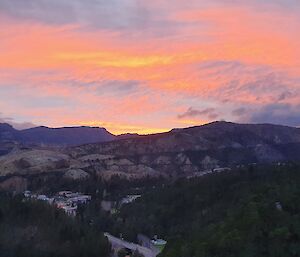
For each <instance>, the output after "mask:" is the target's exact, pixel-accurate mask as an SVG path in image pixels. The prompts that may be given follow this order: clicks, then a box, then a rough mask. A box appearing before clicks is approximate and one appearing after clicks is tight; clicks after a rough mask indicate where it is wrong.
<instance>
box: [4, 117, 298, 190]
mask: <svg viewBox="0 0 300 257" xmlns="http://www.w3.org/2000/svg"><path fill="white" fill-rule="evenodd" d="M5 129H6V130H7V132H5V133H4V135H6V138H8V137H9V135H11V134H10V133H13V132H15V131H14V130H13V129H12V128H10V127H9V126H6V127H5ZM90 129H91V130H92V131H94V129H93V128H80V129H78V130H77V129H76V128H73V129H71V128H70V129H68V128H66V129H58V130H55V129H54V130H53V131H54V132H53V133H54V134H53V135H52V136H49V137H50V139H49V141H48V142H52V143H54V142H59V139H61V140H62V141H64V142H69V143H71V141H68V140H67V139H63V138H60V136H58V137H57V138H56V135H60V133H62V134H65V133H66V134H67V133H68V132H64V131H68V130H70V131H75V132H76V131H77V132H76V133H75V132H74V134H73V135H72V137H73V136H74V138H75V135H77V137H78V141H76V142H78V143H79V142H82V140H83V139H84V137H83V138H80V136H79V134H80V133H81V131H82V130H84V131H89V130H90ZM48 130H50V131H52V130H51V129H47V128H36V129H31V130H27V131H25V132H22V133H29V134H31V133H32V134H35V136H36V137H37V138H39V136H38V135H39V133H38V131H40V133H41V134H43V133H44V132H43V131H48ZM95 130H99V129H95ZM33 131H36V133H34V132H33ZM57 131H58V132H57ZM51 133H52V132H51ZM2 134H3V133H2ZM45 134H47V133H45ZM18 135H20V134H18V133H17V136H18ZM48 135H50V134H48ZM12 136H13V134H12V135H11V137H12ZM17 136H16V137H17ZM41 137H42V136H41ZM72 137H71V138H72ZM28 138H30V137H29V136H28V137H27V139H28ZM94 139H95V138H94ZM72 140H73V139H72ZM74 140H75V139H74ZM62 141H61V142H62ZM10 142H13V141H10ZM27 142H29V139H28V140H27ZM31 142H33V141H31ZM12 147H14V148H15V149H14V151H12V152H11V153H10V154H7V155H4V156H2V157H1V158H0V179H1V181H3V180H4V179H5V176H9V177H12V176H22V178H23V179H27V178H26V175H39V176H47V175H48V174H49V173H55V174H56V175H57V176H60V177H61V178H70V179H75V180H76V179H83V178H88V177H90V176H92V177H96V178H99V179H104V180H111V178H112V177H115V176H119V177H123V178H126V179H130V180H133V179H142V178H148V177H152V178H159V177H164V178H167V179H176V178H178V177H191V176H201V175H203V174H207V173H209V172H212V171H215V170H216V169H218V168H219V169H222V168H226V167H227V168H230V169H233V168H235V167H237V166H242V165H248V164H251V163H278V162H280V163H285V162H299V161H300V129H299V128H293V127H285V126H278V125H271V124H260V125H255V124H248V125H247V124H235V123H227V122H214V123H210V124H207V125H203V126H198V127H192V128H186V129H174V130H172V131H170V132H167V133H161V134H154V135H148V136H136V135H135V136H133V137H129V138H126V137H125V138H123V139H115V140H113V141H109V142H102V143H92V144H84V145H80V146H71V147H65V148H52V149H49V148H47V147H43V148H42V147H38V148H37V147H33V148H25V149H19V147H17V146H15V145H12ZM14 181H15V179H13V182H12V184H14ZM45 183H46V182H45ZM22 184H23V185H24V186H25V185H26V184H27V182H26V183H22ZM10 185H11V183H9V184H8V185H7V184H5V188H7V187H10ZM0 187H1V185H0Z"/></svg>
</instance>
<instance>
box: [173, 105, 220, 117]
mask: <svg viewBox="0 0 300 257" xmlns="http://www.w3.org/2000/svg"><path fill="white" fill-rule="evenodd" d="M196 116H205V117H208V118H209V119H216V118H217V117H218V116H219V115H218V114H217V113H216V110H215V108H206V109H204V110H197V109H194V108H193V107H190V108H189V109H188V110H187V111H186V112H185V113H183V114H179V115H178V116H177V117H178V119H184V118H191V117H196Z"/></svg>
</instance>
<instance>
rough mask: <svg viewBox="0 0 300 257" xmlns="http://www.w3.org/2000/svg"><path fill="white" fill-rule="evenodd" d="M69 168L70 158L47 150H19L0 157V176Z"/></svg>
mask: <svg viewBox="0 0 300 257" xmlns="http://www.w3.org/2000/svg"><path fill="white" fill-rule="evenodd" d="M69 166H70V157H69V156H68V155H66V154H62V153H59V152H55V151H49V150H21V151H17V152H14V153H10V154H8V155H4V156H2V157H0V176H5V175H12V174H19V175H20V174H22V175H23V174H38V173H44V172H51V171H57V170H61V169H65V168H68V167H69Z"/></svg>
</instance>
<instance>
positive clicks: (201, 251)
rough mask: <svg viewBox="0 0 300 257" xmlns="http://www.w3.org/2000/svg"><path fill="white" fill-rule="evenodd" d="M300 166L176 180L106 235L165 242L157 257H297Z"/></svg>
mask: <svg viewBox="0 0 300 257" xmlns="http://www.w3.org/2000/svg"><path fill="white" fill-rule="evenodd" d="M299 168H300V167H299V166H296V165H292V166H285V167H276V166H264V167H259V168H253V167H251V168H249V169H239V170H235V171H232V172H225V173H221V174H213V175H207V176H205V177H202V178H197V179H193V180H180V181H178V182H177V183H175V184H171V185H166V186H161V187H159V188H156V189H154V190H152V192H148V193H146V194H145V195H144V196H143V197H142V198H140V199H138V200H137V201H135V202H134V203H132V204H128V205H125V206H124V207H123V208H122V209H121V211H120V213H119V214H117V215H116V216H115V223H114V225H113V226H112V227H111V228H110V229H111V232H112V233H114V234H116V235H118V234H119V233H122V234H123V236H124V237H125V238H126V239H128V240H136V239H137V238H136V236H137V234H139V233H142V234H145V235H147V236H148V237H150V238H151V237H153V236H154V235H158V236H159V237H161V238H163V239H165V240H167V241H168V244H167V247H166V249H165V250H164V251H163V253H162V254H161V255H160V256H161V257H175V256H190V257H203V256H206V257H216V256H222V257H227V256H228V257H229V256H230V257H246V256H256V257H266V256H274V257H275V256H276V257H280V256H286V257H288V256H291V257H292V256H299V255H300V248H299V245H300V223H299V220H300V219H299V211H300V205H299V203H300V187H299V183H300V173H299V171H300V169H299Z"/></svg>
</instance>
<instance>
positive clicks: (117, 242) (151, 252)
mask: <svg viewBox="0 0 300 257" xmlns="http://www.w3.org/2000/svg"><path fill="white" fill-rule="evenodd" d="M104 236H106V237H107V239H108V241H109V242H110V243H111V246H112V248H113V249H114V250H117V251H118V250H119V249H122V248H128V249H130V250H132V251H135V250H138V251H139V252H140V253H141V254H143V255H144V256H145V257H156V256H157V255H158V254H159V250H158V249H150V248H147V247H144V246H141V245H138V244H134V243H131V242H127V241H124V240H122V239H120V238H117V237H115V236H112V235H111V234H109V233H104Z"/></svg>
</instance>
